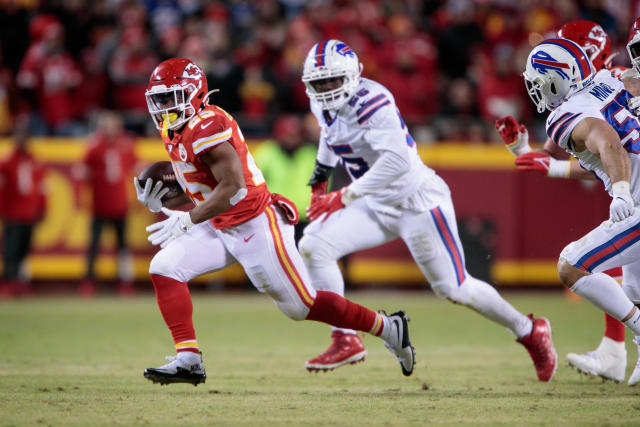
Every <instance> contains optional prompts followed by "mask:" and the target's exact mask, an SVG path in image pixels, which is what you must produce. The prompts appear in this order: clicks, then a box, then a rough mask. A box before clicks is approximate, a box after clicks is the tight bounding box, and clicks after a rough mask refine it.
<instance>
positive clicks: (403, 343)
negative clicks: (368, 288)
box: [384, 311, 415, 377]
mask: <svg viewBox="0 0 640 427" xmlns="http://www.w3.org/2000/svg"><path fill="white" fill-rule="evenodd" d="M387 320H388V321H389V322H390V323H391V327H392V328H393V329H392V332H391V337H390V338H389V340H388V341H387V340H385V342H384V346H385V347H387V349H389V351H390V352H391V353H393V355H394V356H396V359H398V362H400V367H401V368H402V374H403V375H404V376H407V377H408V376H409V375H411V374H412V373H413V365H415V353H414V350H413V346H412V345H411V339H409V318H408V317H407V315H406V314H405V313H404V311H396V312H395V313H392V314H391V315H389V316H387Z"/></svg>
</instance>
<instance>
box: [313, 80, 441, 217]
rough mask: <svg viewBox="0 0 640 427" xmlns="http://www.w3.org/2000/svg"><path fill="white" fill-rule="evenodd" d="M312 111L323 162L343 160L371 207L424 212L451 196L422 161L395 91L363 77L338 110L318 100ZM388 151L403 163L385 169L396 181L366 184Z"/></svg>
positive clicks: (355, 185) (353, 186) (314, 103)
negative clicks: (395, 168)
mask: <svg viewBox="0 0 640 427" xmlns="http://www.w3.org/2000/svg"><path fill="white" fill-rule="evenodd" d="M311 111H312V113H313V114H314V115H315V116H316V119H317V120H318V123H319V124H320V127H321V129H322V132H321V136H320V142H319V146H318V162H319V163H322V164H324V165H327V166H331V167H333V166H335V165H336V163H337V162H338V160H340V161H341V162H342V165H343V166H344V168H345V169H346V170H347V172H348V173H349V175H350V177H351V179H352V180H354V181H356V182H355V183H354V184H352V188H353V189H354V190H355V189H356V188H357V189H358V191H356V194H358V195H363V196H364V197H365V198H366V200H367V204H368V205H369V206H370V207H371V208H372V209H374V210H379V211H384V212H388V213H393V212H392V211H393V210H394V209H395V208H398V207H402V208H406V209H411V210H416V211H424V210H428V209H430V208H432V207H434V206H437V205H439V204H440V203H442V202H443V201H444V200H448V199H449V197H450V192H449V187H448V186H447V184H446V183H445V182H444V181H443V180H442V179H441V178H440V177H439V176H438V175H436V173H435V172H434V171H433V170H432V169H430V168H428V167H427V166H425V164H424V163H423V162H422V159H420V156H419V155H418V151H417V148H416V143H415V141H414V140H413V138H412V137H411V135H410V134H409V131H408V129H407V127H406V125H405V123H404V121H403V120H402V117H401V116H400V113H399V111H398V109H397V107H396V104H395V100H394V98H393V95H391V93H390V92H389V91H388V90H387V88H385V87H384V86H382V85H381V84H379V83H377V82H375V81H373V80H369V79H365V78H362V79H361V80H360V83H359V85H358V88H357V90H356V91H355V95H354V96H353V97H351V99H350V100H349V101H348V102H347V103H346V104H345V105H344V106H343V107H342V108H340V110H339V111H338V112H337V113H336V112H335V111H326V110H322V106H321V105H320V104H319V103H317V102H315V101H311ZM386 152H391V153H394V154H397V155H399V156H400V157H401V158H402V159H403V161H402V165H403V166H402V167H401V168H398V169H397V170H391V171H390V170H385V172H386V173H387V174H390V173H392V174H393V179H390V180H386V181H385V182H384V185H383V186H377V187H376V188H375V189H372V188H367V186H366V185H365V183H366V182H367V181H368V180H369V181H372V178H375V177H374V176H373V175H372V174H375V173H376V170H375V169H374V170H372V171H371V173H369V174H368V172H369V171H370V169H371V168H372V166H373V165H374V164H375V163H376V162H377V161H378V159H379V158H380V157H381V156H382V155H383V154H384V153H386ZM359 180H362V181H361V182H358V181H359ZM372 182H373V181H372ZM358 184H362V185H358ZM369 187H370V186H369Z"/></svg>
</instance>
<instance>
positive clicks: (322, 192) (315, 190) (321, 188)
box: [311, 181, 329, 206]
mask: <svg viewBox="0 0 640 427" xmlns="http://www.w3.org/2000/svg"><path fill="white" fill-rule="evenodd" d="M328 185H329V181H322V182H318V183H317V184H313V185H312V186H311V206H313V204H314V203H315V202H317V201H318V198H319V197H320V196H326V195H327V186H328Z"/></svg>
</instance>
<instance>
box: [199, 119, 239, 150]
mask: <svg viewBox="0 0 640 427" xmlns="http://www.w3.org/2000/svg"><path fill="white" fill-rule="evenodd" d="M232 133H233V128H232V127H231V122H230V121H229V120H227V119H226V118H225V117H224V115H223V114H220V113H218V112H216V113H215V114H214V115H211V116H207V117H206V118H203V119H202V120H201V121H200V122H198V123H196V124H195V125H194V129H193V143H192V147H193V154H194V155H195V156H199V155H201V154H203V153H204V152H206V151H209V150H211V149H212V148H214V147H217V146H218V145H220V144H222V143H223V142H225V141H228V140H229V139H231V136H232Z"/></svg>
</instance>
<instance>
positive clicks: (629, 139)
mask: <svg viewBox="0 0 640 427" xmlns="http://www.w3.org/2000/svg"><path fill="white" fill-rule="evenodd" d="M524 79H525V83H526V86H527V91H528V93H529V96H530V97H531V99H532V101H533V102H534V104H535V105H536V107H537V110H538V112H539V113H542V112H544V111H545V110H550V111H551V113H550V115H549V117H548V119H547V122H546V129H547V135H548V136H549V138H550V139H551V141H552V143H553V144H555V145H557V146H558V147H560V148H562V149H564V150H566V151H567V152H569V153H570V154H571V155H572V156H573V157H575V158H576V159H578V162H579V164H580V166H581V167H582V168H584V169H585V170H587V171H589V172H590V173H594V174H596V175H597V178H598V179H599V180H600V181H601V182H602V183H603V184H604V186H605V189H606V190H607V191H608V192H609V194H610V195H611V197H612V201H611V204H610V208H609V211H610V216H609V219H608V220H606V221H604V222H602V223H601V224H600V225H599V226H598V227H596V228H594V229H593V230H592V231H590V232H589V233H588V234H587V235H585V236H583V237H582V238H581V239H579V240H577V241H575V242H572V243H570V244H569V245H567V246H566V247H565V248H564V249H563V251H562V253H561V254H560V259H559V262H558V274H559V277H560V280H561V281H562V282H563V283H564V284H565V285H566V286H567V287H568V288H570V289H571V290H572V291H574V292H575V293H577V294H578V295H580V296H582V297H583V298H585V299H586V300H587V301H589V302H591V303H592V304H594V305H595V306H596V307H598V308H600V309H601V310H603V311H605V312H606V313H608V314H609V315H610V316H612V317H614V318H615V319H617V320H620V321H622V323H623V324H624V325H625V326H627V327H628V328H629V329H631V331H632V332H633V334H634V335H635V337H636V338H635V339H634V342H636V344H638V345H639V346H640V337H639V335H640V310H639V309H638V308H637V307H636V306H635V305H634V304H637V303H639V302H640V289H639V288H638V279H637V278H636V277H637V275H638V274H640V261H638V258H639V256H640V245H634V243H636V242H637V241H638V240H639V239H640V232H639V231H637V230H640V210H639V209H635V205H636V204H637V202H638V200H639V199H640V185H639V183H638V178H639V175H640V158H639V157H638V155H637V153H638V152H640V147H638V146H637V142H635V141H638V140H639V139H640V121H638V118H637V117H636V116H635V115H634V114H633V112H632V110H631V109H630V108H629V107H628V106H627V101H628V100H629V99H630V98H631V97H632V95H631V93H630V92H628V91H627V90H626V88H627V86H626V84H625V83H624V82H623V81H621V80H619V79H618V78H616V77H614V76H613V75H612V74H611V72H609V71H608V70H604V69H603V70H600V71H596V69H595V68H594V66H593V65H592V63H591V61H590V60H589V56H588V54H587V53H586V52H585V51H584V50H583V49H582V48H581V47H580V46H579V45H578V44H576V43H574V42H572V41H570V40H568V39H561V38H556V39H549V40H545V41H544V42H542V43H541V44H539V45H538V46H536V47H535V48H534V49H533V50H532V51H531V53H530V54H529V57H528V59H527V65H526V70H525V72H524ZM630 86H631V85H630ZM630 86H629V89H630ZM576 214H579V213H576ZM620 266H622V270H623V277H622V288H621V287H620V286H619V285H618V283H617V282H616V280H615V279H613V278H612V277H611V276H608V275H606V274H604V273H603V272H604V271H606V270H608V269H611V268H615V267H620ZM622 345H624V344H622ZM623 372H624V370H623ZM623 378H624V375H623ZM638 382H640V363H638V364H636V367H635V369H634V371H633V373H632V374H631V377H630V378H629V382H628V384H629V385H635V384H637V383H638Z"/></svg>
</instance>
